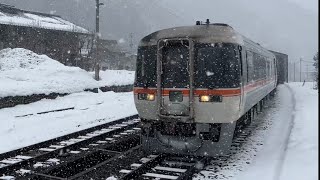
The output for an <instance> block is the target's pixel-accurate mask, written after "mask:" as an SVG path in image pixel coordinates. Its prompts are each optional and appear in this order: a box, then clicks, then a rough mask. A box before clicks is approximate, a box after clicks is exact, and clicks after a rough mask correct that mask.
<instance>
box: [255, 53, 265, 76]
mask: <svg viewBox="0 0 320 180" xmlns="http://www.w3.org/2000/svg"><path fill="white" fill-rule="evenodd" d="M253 69H254V70H253V73H254V74H253V79H254V80H258V79H265V78H266V58H265V57H263V56H261V55H259V54H257V53H253Z"/></svg>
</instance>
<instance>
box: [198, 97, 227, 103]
mask: <svg viewBox="0 0 320 180" xmlns="http://www.w3.org/2000/svg"><path fill="white" fill-rule="evenodd" d="M199 101H200V102H222V96H209V95H201V96H200V99H199Z"/></svg>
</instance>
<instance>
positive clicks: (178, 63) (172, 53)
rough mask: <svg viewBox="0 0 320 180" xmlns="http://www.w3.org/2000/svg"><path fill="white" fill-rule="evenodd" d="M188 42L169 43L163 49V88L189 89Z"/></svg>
mask: <svg viewBox="0 0 320 180" xmlns="http://www.w3.org/2000/svg"><path fill="white" fill-rule="evenodd" d="M188 43H189V42H188V41H182V42H181V41H171V42H170V41H169V42H168V44H167V45H166V46H164V47H163V49H162V71H163V73H162V86H163V87H164V88H188V87H189V86H190V83H189V82H190V77H189V45H188Z"/></svg>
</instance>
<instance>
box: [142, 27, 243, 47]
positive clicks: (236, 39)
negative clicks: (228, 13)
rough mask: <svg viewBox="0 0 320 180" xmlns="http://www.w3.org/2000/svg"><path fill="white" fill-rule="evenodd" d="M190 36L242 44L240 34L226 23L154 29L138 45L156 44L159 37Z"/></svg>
mask: <svg viewBox="0 0 320 180" xmlns="http://www.w3.org/2000/svg"><path fill="white" fill-rule="evenodd" d="M188 37H189V38H192V39H193V40H194V41H196V42H198V43H215V42H226V43H235V44H239V45H243V39H242V36H241V35H240V34H239V33H237V32H236V31H235V30H234V29H233V28H232V27H231V26H229V25H227V24H210V25H195V26H183V27H174V28H169V29H163V30H160V31H156V32H154V33H152V34H149V35H148V36H146V37H144V38H143V39H142V40H141V41H140V44H139V46H152V45H157V42H158V40H160V39H170V38H188Z"/></svg>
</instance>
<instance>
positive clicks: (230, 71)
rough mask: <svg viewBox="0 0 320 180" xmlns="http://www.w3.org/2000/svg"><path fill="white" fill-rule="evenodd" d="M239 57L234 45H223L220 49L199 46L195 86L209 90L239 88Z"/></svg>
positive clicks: (197, 49) (197, 47)
mask: <svg viewBox="0 0 320 180" xmlns="http://www.w3.org/2000/svg"><path fill="white" fill-rule="evenodd" d="M239 55H240V54H239V50H238V48H237V46H236V45H234V44H223V45H222V46H219V47H212V46H211V45H208V46H206V45H197V46H196V59H195V70H196V71H195V86H196V87H198V88H209V89H212V88H230V87H239V85H240V65H239V64H240V57H239Z"/></svg>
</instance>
